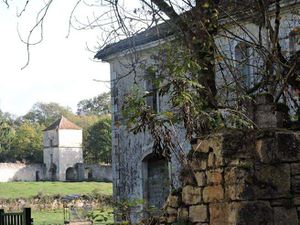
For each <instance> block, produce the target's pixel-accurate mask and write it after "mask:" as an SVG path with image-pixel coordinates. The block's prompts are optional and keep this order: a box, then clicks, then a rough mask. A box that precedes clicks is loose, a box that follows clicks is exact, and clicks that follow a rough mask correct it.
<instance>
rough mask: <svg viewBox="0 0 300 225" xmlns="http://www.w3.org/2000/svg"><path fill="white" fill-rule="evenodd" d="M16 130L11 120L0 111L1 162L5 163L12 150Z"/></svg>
mask: <svg viewBox="0 0 300 225" xmlns="http://www.w3.org/2000/svg"><path fill="white" fill-rule="evenodd" d="M14 137H15V129H14V128H13V127H12V124H11V118H10V117H8V114H5V113H2V111H1V110H0V162H5V161H6V160H7V157H8V153H9V151H10V149H11V145H12V142H13V139H14Z"/></svg>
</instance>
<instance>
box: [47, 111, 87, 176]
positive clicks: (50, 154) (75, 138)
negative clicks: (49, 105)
mask: <svg viewBox="0 0 300 225" xmlns="http://www.w3.org/2000/svg"><path fill="white" fill-rule="evenodd" d="M43 142H44V164H45V165H46V170H47V178H48V179H49V180H59V181H65V180H76V171H75V168H74V166H75V164H77V163H83V155H82V128H80V127H79V126H77V125H76V124H74V123H72V122H70V121H69V120H67V119H66V118H65V117H63V116H62V117H61V118H60V119H59V120H57V121H55V122H54V123H53V124H51V125H50V126H49V127H47V128H46V129H45V130H44V140H43Z"/></svg>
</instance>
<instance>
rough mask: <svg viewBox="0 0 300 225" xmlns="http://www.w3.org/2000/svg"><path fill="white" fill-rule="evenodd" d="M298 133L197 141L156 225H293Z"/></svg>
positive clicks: (297, 210) (299, 186)
mask: <svg viewBox="0 0 300 225" xmlns="http://www.w3.org/2000/svg"><path fill="white" fill-rule="evenodd" d="M299 142H300V132H292V131H287V130H274V129H273V130H270V129H269V130H259V131H244V132H242V131H225V132H222V133H218V134H213V135H210V136H207V137H203V138H199V139H198V140H197V141H196V143H195V144H194V145H193V149H192V150H191V151H190V153H189V155H188V157H189V161H190V163H189V164H190V169H189V168H186V169H185V170H183V172H182V177H181V179H182V183H183V188H182V189H180V190H178V191H176V192H175V191H174V192H173V193H172V194H170V196H169V197H168V200H167V202H166V206H165V215H164V216H163V217H162V218H161V221H160V223H164V224H171V223H174V222H176V221H177V222H187V221H188V222H189V223H191V224H197V225H200V224H202V225H262V224H263V225H297V224H298V221H300V220H299V219H298V217H299V216H300V144H299Z"/></svg>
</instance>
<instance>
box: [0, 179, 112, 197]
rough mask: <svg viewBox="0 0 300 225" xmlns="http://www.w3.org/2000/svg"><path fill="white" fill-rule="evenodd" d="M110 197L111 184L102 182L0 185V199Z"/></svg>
mask: <svg viewBox="0 0 300 225" xmlns="http://www.w3.org/2000/svg"><path fill="white" fill-rule="evenodd" d="M93 190H97V193H101V194H105V195H111V194H112V184H111V183H104V182H8V183H0V199H9V198H30V197H33V196H36V195H38V194H39V193H42V194H43V195H57V194H60V195H68V194H88V193H92V192H93Z"/></svg>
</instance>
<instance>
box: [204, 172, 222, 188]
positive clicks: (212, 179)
mask: <svg viewBox="0 0 300 225" xmlns="http://www.w3.org/2000/svg"><path fill="white" fill-rule="evenodd" d="M206 176H207V184H208V185H212V184H221V183H222V182H223V176H222V170H221V169H216V170H209V171H207V172H206Z"/></svg>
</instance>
